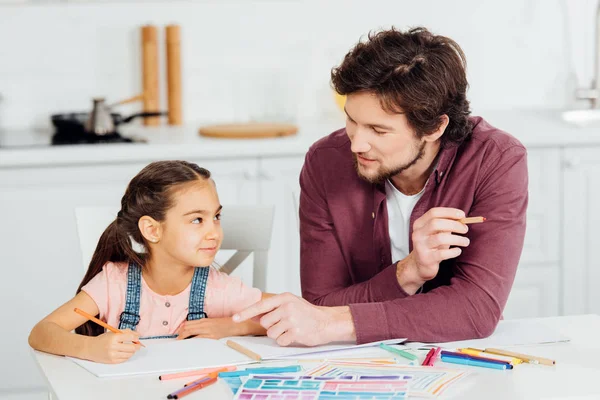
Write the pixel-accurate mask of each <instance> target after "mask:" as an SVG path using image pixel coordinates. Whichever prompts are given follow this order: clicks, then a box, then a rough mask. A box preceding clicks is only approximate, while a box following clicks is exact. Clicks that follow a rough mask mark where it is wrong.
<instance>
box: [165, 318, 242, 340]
mask: <svg viewBox="0 0 600 400" xmlns="http://www.w3.org/2000/svg"><path fill="white" fill-rule="evenodd" d="M236 325H238V324H236V323H235V322H233V321H232V319H231V318H202V319H198V320H195V321H183V322H182V323H181V325H180V326H179V329H177V332H176V333H177V334H178V335H179V336H178V337H177V339H178V340H181V339H186V338H188V337H190V336H196V337H200V338H209V339H221V338H224V337H227V336H239V335H245V334H246V332H244V331H243V329H240V326H239V325H238V326H236Z"/></svg>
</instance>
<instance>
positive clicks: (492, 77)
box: [0, 0, 600, 400]
mask: <svg viewBox="0 0 600 400" xmlns="http://www.w3.org/2000/svg"><path fill="white" fill-rule="evenodd" d="M597 6H598V4H597V1H595V0H505V1H481V0H464V1H442V0H439V1H433V0H427V1H411V2H409V1H400V0H387V1H386V0H371V1H368V2H366V1H355V0H344V1H342V0H322V1H318V0H271V1H255V0H221V1H219V0H197V1H191V0H189V1H150V0H148V1H143V0H140V1H133V0H132V1H119V0H95V1H85V0H81V1H75V0H73V1H71V0H0V266H1V267H2V274H1V275H0V296H1V297H0V298H1V299H2V303H1V304H2V305H3V311H2V313H1V316H2V318H1V324H2V329H1V330H0V399H2V400H6V399H11V400H17V399H18V400H37V399H44V398H47V393H46V390H45V387H44V381H43V379H42V377H41V375H40V374H39V373H38V371H37V368H36V366H35V364H34V362H33V359H32V357H31V355H30V350H29V347H28V345H27V336H28V333H29V330H30V329H31V328H32V326H33V325H34V324H35V322H37V321H38V320H40V319H41V318H42V317H43V316H44V315H46V314H47V313H48V312H50V311H51V310H53V309H54V308H55V307H57V306H58V305H59V304H61V303H62V302H64V301H66V300H67V299H68V298H69V297H70V296H71V295H72V294H74V292H75V289H76V287H77V284H78V283H79V281H80V280H81V278H82V276H83V273H84V271H85V269H86V266H84V265H82V262H81V254H80V252H79V245H78V237H77V230H76V221H75V214H74V210H75V208H76V207H81V206H94V205H112V206H118V200H119V198H120V196H121V195H122V193H123V191H124V189H125V185H126V184H127V182H128V181H129V180H130V179H131V177H133V175H135V173H137V172H138V171H139V170H140V169H141V168H142V167H143V166H144V165H146V164H147V163H149V162H150V161H153V160H157V159H174V158H178V159H186V160H189V161H194V162H197V163H199V164H200V165H202V166H204V167H206V168H208V169H210V170H211V171H212V172H213V174H214V177H215V180H216V182H217V186H218V189H219V194H220V198H221V202H222V203H223V204H225V205H228V204H250V205H253V204H268V205H274V206H275V211H276V214H275V221H274V231H273V239H272V242H271V250H270V252H269V260H268V276H267V282H266V289H267V291H270V292H282V291H291V292H294V293H297V294H298V293H299V281H298V259H299V256H298V250H299V249H298V248H299V244H298V221H297V206H298V196H299V187H298V174H299V171H300V168H301V167H302V163H303V159H304V158H303V157H304V154H305V152H306V150H307V149H308V147H309V146H310V145H311V144H312V143H313V142H314V141H315V140H317V139H318V138H319V137H321V136H324V135H326V134H328V133H330V132H331V131H333V130H334V129H336V128H339V127H342V126H343V124H344V116H343V113H342V112H341V111H340V109H339V107H338V105H337V104H336V101H335V98H334V95H333V93H332V90H331V88H330V86H329V73H330V69H331V68H332V67H333V66H335V65H337V64H338V63H339V62H340V61H341V59H342V58H343V56H344V55H345V54H346V52H347V51H348V50H349V49H350V48H351V47H352V46H353V45H354V44H355V43H356V42H357V41H358V40H359V39H360V38H364V37H365V35H366V34H367V33H368V32H369V31H371V30H377V29H380V28H387V27H390V26H392V25H394V26H396V27H398V28H406V27H410V26H420V25H422V26H425V27H427V28H429V29H430V30H432V31H433V32H435V33H438V34H443V35H445V36H449V37H451V38H453V39H454V40H456V41H457V42H458V43H459V44H460V45H461V46H462V48H463V50H464V51H465V53H466V56H467V61H468V75H469V82H470V90H469V98H470V100H471V103H472V108H473V113H474V114H475V115H481V116H483V117H484V118H486V119H488V120H489V122H491V123H492V124H493V125H495V126H497V127H498V128H501V129H504V130H506V131H508V132H509V133H511V134H513V135H515V136H516V137H517V138H519V139H520V140H521V141H522V142H523V143H524V144H525V145H526V146H527V148H528V152H529V172H530V206H529V213H528V231H527V237H526V244H525V249H524V251H523V256H522V259H521V265H520V266H519V271H518V273H517V278H516V281H515V285H514V289H513V292H512V294H511V297H510V299H509V302H508V305H507V307H506V310H505V318H519V317H534V316H540V317H542V316H552V315H562V314H583V313H600V294H599V293H600V292H598V291H597V290H596V287H597V283H598V282H600V261H598V257H597V255H596V253H595V251H594V247H593V246H594V245H595V244H596V243H598V242H599V241H600V233H598V230H597V229H596V226H598V224H600V210H599V209H598V207H595V205H596V203H595V201H596V200H594V199H598V198H599V197H600V179H598V176H599V175H600V111H599V110H593V109H592V108H594V107H600V104H599V102H597V101H594V100H590V98H596V97H598V96H599V94H600V93H599V92H598V91H596V90H593V89H594V88H595V86H594V85H595V84H596V83H599V82H597V81H598V80H597V79H596V62H597V60H598V59H599V57H600V51H598V52H597V51H596V45H597V39H598V37H599V35H600V32H599V31H598V29H597V26H596V22H597V11H596V10H597ZM169 24H176V25H177V26H179V28H180V40H181V41H180V54H181V69H180V71H181V75H180V77H181V84H182V86H181V87H182V91H181V124H178V125H169V123H168V120H167V118H164V117H161V118H160V120H159V122H158V125H153V126H147V125H144V124H143V122H144V121H143V119H142V118H135V119H133V120H132V121H131V122H127V123H125V122H124V123H122V124H120V125H117V126H116V127H115V128H114V130H113V131H114V132H112V133H115V134H116V136H114V137H116V138H117V139H115V140H114V141H115V143H91V144H81V143H80V144H65V141H63V142H61V141H60V140H58V141H56V140H55V143H57V142H58V143H63V144H61V145H58V144H57V145H53V144H52V143H53V138H54V139H56V132H57V129H58V128H56V127H55V126H53V125H52V123H51V116H52V115H57V114H60V115H63V116H64V115H65V114H67V115H71V114H70V113H74V112H83V113H89V112H90V111H91V110H92V99H93V98H98V97H102V98H105V99H106V103H108V104H113V103H116V102H118V101H120V100H123V99H127V98H130V97H132V96H136V95H139V94H141V93H143V85H142V81H143V76H142V75H143V73H142V35H141V27H142V26H144V25H154V26H156V27H157V33H158V40H157V42H156V43H157V46H158V51H157V54H158V57H159V61H158V65H159V69H158V82H159V89H158V93H159V96H158V106H157V110H155V111H161V112H166V111H167V110H168V108H169V105H168V102H167V95H166V94H167V92H168V88H167V87H166V68H165V65H166V59H165V53H166V49H165V31H164V27H165V26H166V25H169ZM142 110H143V105H142V102H140V101H137V102H131V103H128V104H123V105H120V106H115V107H114V109H113V111H115V112H119V113H121V114H122V115H123V116H129V115H135V114H136V113H139V112H141V111H142ZM85 115H87V114H85ZM71 122H72V121H71ZM246 122H274V123H287V124H292V125H294V126H296V127H297V128H298V132H297V133H296V134H295V135H291V136H286V137H281V138H268V139H244V140H239V139H237V140H236V139H218V138H209V137H205V136H200V135H199V134H198V129H199V128H200V127H202V126H207V125H210V124H217V123H246ZM74 135H75V136H73V137H70V136H68V135H67V137H68V138H67V139H68V140H66V142H67V143H69V142H71V143H77V142H80V140H78V138H79V136H77V134H74ZM61 137H62V136H61ZM69 137H70V139H69ZM123 138H125V139H131V140H133V142H132V143H121V142H122V141H123ZM236 273H238V274H240V275H241V276H242V278H243V279H244V280H246V281H248V282H250V283H251V282H252V276H251V274H252V271H251V270H250V269H248V268H246V269H244V268H242V269H240V270H239V271H236ZM82 396H83V397H85V396H84V395H82Z"/></svg>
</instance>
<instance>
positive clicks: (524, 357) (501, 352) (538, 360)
mask: <svg viewBox="0 0 600 400" xmlns="http://www.w3.org/2000/svg"><path fill="white" fill-rule="evenodd" d="M484 352H485V353H490V354H498V355H501V356H508V357H514V358H520V359H521V360H523V361H525V362H528V363H534V364H542V365H550V366H552V365H556V361H554V360H550V359H549V358H543V357H536V356H530V355H527V354H521V353H514V352H512V351H507V350H500V349H485V350H484Z"/></svg>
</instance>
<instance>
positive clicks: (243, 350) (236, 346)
mask: <svg viewBox="0 0 600 400" xmlns="http://www.w3.org/2000/svg"><path fill="white" fill-rule="evenodd" d="M226 344H227V346H229V347H231V348H232V349H234V350H237V351H239V352H240V353H242V354H245V355H247V356H248V357H250V358H251V359H253V360H256V361H261V360H262V357H261V356H259V355H258V354H256V353H255V352H253V351H252V350H249V349H247V348H245V347H244V346H242V345H241V344H239V343H236V342H234V341H233V340H228V341H227V342H226Z"/></svg>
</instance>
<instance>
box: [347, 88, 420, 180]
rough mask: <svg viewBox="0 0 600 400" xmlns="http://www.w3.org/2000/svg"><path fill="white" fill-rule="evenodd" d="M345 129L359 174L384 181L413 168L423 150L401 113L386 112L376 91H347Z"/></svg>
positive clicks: (365, 177)
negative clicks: (350, 92)
mask: <svg viewBox="0 0 600 400" xmlns="http://www.w3.org/2000/svg"><path fill="white" fill-rule="evenodd" d="M345 111H346V115H347V118H346V132H347V134H348V137H349V138H350V142H351V144H352V145H351V150H352V153H353V154H354V158H355V164H356V171H357V172H358V175H359V176H360V177H361V178H363V179H365V180H367V181H368V182H371V183H379V182H383V181H384V180H386V179H389V178H391V177H392V176H394V175H398V174H400V173H402V172H403V171H405V170H407V169H409V168H410V167H412V166H413V165H414V164H415V163H417V161H418V160H419V159H420V158H421V157H423V155H424V153H425V140H423V139H419V138H417V136H416V134H415V132H414V130H413V129H412V128H411V127H410V126H409V124H408V120H407V119H406V116H405V115H404V114H398V113H395V114H390V113H388V112H386V111H385V110H384V109H383V108H382V107H381V104H380V102H379V99H378V98H377V96H376V95H375V94H372V93H367V92H362V93H354V94H350V95H348V97H347V100H346V107H345Z"/></svg>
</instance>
